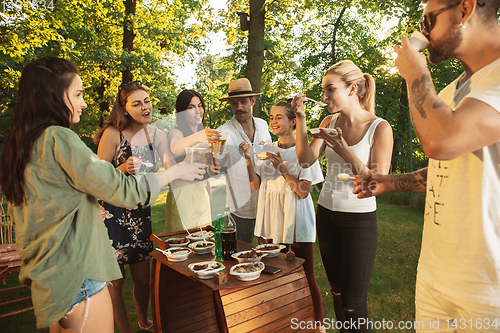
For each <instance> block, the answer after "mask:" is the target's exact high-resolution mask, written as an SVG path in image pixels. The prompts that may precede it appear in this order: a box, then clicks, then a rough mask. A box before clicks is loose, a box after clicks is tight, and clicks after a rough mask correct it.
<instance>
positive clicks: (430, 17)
mask: <svg viewBox="0 0 500 333" xmlns="http://www.w3.org/2000/svg"><path fill="white" fill-rule="evenodd" d="M461 3H462V1H460V2H457V3H455V4H453V5H449V6H446V7H443V8H441V9H438V10H435V11H432V12H430V13H427V14H425V15H424V16H422V19H421V20H420V31H421V32H422V33H423V34H425V35H428V34H429V33H430V32H431V30H432V29H434V26H435V25H436V17H437V16H438V15H439V14H441V13H444V12H445V11H447V10H448V9H451V8H453V7H455V6H458V5H459V4H461ZM476 3H477V4H478V6H481V7H482V6H484V5H485V3H484V2H481V1H476Z"/></svg>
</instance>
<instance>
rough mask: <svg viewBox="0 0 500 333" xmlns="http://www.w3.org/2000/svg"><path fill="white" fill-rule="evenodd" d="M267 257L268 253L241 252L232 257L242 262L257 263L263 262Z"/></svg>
mask: <svg viewBox="0 0 500 333" xmlns="http://www.w3.org/2000/svg"><path fill="white" fill-rule="evenodd" d="M265 256H267V252H264V251H256V250H249V251H241V252H237V253H233V254H232V255H231V257H233V258H234V259H236V260H238V261H239V262H240V263H241V262H256V261H261V260H262V258H263V257H265Z"/></svg>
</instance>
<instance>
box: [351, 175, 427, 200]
mask: <svg viewBox="0 0 500 333" xmlns="http://www.w3.org/2000/svg"><path fill="white" fill-rule="evenodd" d="M357 177H358V179H356V180H354V185H355V187H354V190H353V191H352V192H353V193H354V194H357V195H358V198H359V199H362V198H368V197H371V196H377V195H380V194H382V193H385V192H393V191H394V192H413V193H425V186H426V184H427V168H424V169H420V170H418V171H415V172H412V173H401V174H390V175H381V174H379V173H377V172H374V171H371V170H370V172H368V173H367V174H365V175H364V176H357Z"/></svg>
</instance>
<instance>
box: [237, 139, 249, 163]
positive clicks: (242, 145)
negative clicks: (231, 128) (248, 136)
mask: <svg viewBox="0 0 500 333" xmlns="http://www.w3.org/2000/svg"><path fill="white" fill-rule="evenodd" d="M250 148H251V146H250V145H249V144H248V143H247V142H245V141H241V143H240V149H241V150H242V151H243V156H244V157H245V159H246V160H248V159H250V157H251V156H250Z"/></svg>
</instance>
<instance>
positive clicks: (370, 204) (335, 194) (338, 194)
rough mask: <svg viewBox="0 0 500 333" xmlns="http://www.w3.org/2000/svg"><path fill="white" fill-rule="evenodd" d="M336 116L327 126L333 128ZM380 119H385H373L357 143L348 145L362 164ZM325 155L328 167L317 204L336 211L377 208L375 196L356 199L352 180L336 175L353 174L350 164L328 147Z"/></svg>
mask: <svg viewBox="0 0 500 333" xmlns="http://www.w3.org/2000/svg"><path fill="white" fill-rule="evenodd" d="M337 118H338V115H337V116H336V117H335V116H334V117H333V119H332V121H331V122H330V124H329V125H328V127H329V128H335V124H336V122H337ZM381 121H385V120H384V119H382V118H377V119H375V120H374V121H373V122H372V124H371V125H370V128H368V131H366V133H365V135H364V136H363V138H362V139H361V140H360V141H359V142H358V143H357V144H355V145H353V146H349V148H350V149H351V150H352V151H353V152H354V154H355V155H356V156H357V157H358V158H359V159H360V160H361V162H362V163H363V164H364V165H367V164H368V160H369V159H370V153H371V149H372V142H373V135H374V133H375V129H376V128H377V125H378V124H379V123H380V122H381ZM325 156H326V159H327V161H328V168H327V172H326V177H325V182H324V184H323V189H322V191H321V194H320V196H319V200H318V204H320V205H321V206H323V207H325V208H326V209H329V210H331V211H337V212H346V213H369V212H373V211H375V210H376V209H377V203H376V200H375V197H370V198H365V199H358V198H357V197H356V195H355V194H353V193H352V190H353V189H354V185H353V183H352V180H341V179H339V178H338V177H337V175H338V174H339V173H347V174H349V175H353V173H352V170H351V167H350V165H349V164H347V163H346V162H345V161H344V159H343V158H342V157H340V156H339V154H337V153H336V152H335V151H334V150H333V149H331V148H330V147H326V148H325Z"/></svg>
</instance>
